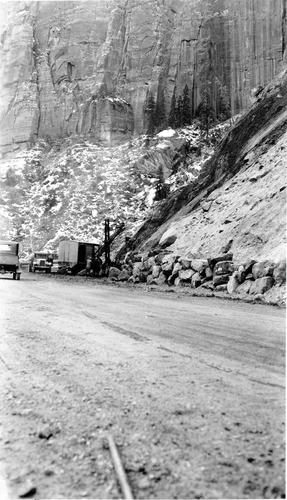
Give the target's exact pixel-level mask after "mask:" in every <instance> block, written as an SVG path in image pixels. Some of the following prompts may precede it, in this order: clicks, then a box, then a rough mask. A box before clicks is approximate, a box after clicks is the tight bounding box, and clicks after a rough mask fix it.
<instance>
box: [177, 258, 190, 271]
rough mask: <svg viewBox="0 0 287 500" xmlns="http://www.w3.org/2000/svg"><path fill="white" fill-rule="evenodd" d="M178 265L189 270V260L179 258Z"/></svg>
mask: <svg viewBox="0 0 287 500" xmlns="http://www.w3.org/2000/svg"><path fill="white" fill-rule="evenodd" d="M179 262H180V264H181V265H182V269H189V268H190V260H188V259H185V258H181V259H179Z"/></svg>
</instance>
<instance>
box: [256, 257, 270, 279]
mask: <svg viewBox="0 0 287 500" xmlns="http://www.w3.org/2000/svg"><path fill="white" fill-rule="evenodd" d="M274 268H275V263H274V262H272V261H271V260H264V261H263V262H257V263H256V264H254V265H253V267H252V274H253V277H254V279H255V280H257V279H258V278H264V276H273V271H274Z"/></svg>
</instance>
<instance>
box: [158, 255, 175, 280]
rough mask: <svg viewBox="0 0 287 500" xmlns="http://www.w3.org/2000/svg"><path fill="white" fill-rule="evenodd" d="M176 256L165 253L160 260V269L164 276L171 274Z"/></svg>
mask: <svg viewBox="0 0 287 500" xmlns="http://www.w3.org/2000/svg"><path fill="white" fill-rule="evenodd" d="M175 260H176V257H175V256H174V255H166V256H165V257H164V259H163V261H162V266H161V267H162V271H163V273H164V274H165V275H166V276H169V275H170V274H172V270H173V265H174V263H175Z"/></svg>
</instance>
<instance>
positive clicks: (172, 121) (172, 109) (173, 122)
mask: <svg viewBox="0 0 287 500" xmlns="http://www.w3.org/2000/svg"><path fill="white" fill-rule="evenodd" d="M168 125H169V126H170V127H172V128H175V127H176V97H175V88H174V91H173V94H172V98H171V105H170V112H169V116H168Z"/></svg>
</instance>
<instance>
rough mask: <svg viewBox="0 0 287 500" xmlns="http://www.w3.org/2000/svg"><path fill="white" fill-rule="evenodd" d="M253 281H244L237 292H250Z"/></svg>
mask: <svg viewBox="0 0 287 500" xmlns="http://www.w3.org/2000/svg"><path fill="white" fill-rule="evenodd" d="M252 283H253V281H251V280H247V281H244V282H243V283H241V284H240V285H238V287H237V289H236V292H237V293H249V291H250V288H251V286H252Z"/></svg>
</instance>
